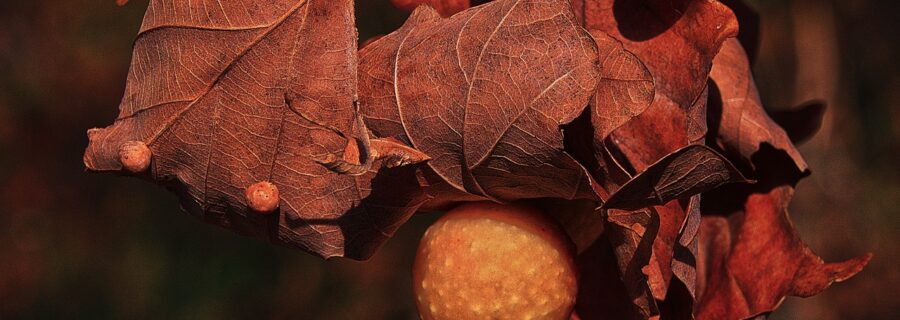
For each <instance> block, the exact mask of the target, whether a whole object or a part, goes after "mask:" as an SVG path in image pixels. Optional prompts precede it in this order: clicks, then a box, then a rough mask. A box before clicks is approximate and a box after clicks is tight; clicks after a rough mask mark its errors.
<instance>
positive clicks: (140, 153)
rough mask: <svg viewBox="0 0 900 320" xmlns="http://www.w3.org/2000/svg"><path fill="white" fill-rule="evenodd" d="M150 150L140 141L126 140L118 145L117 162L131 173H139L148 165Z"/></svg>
mask: <svg viewBox="0 0 900 320" xmlns="http://www.w3.org/2000/svg"><path fill="white" fill-rule="evenodd" d="M151 156H152V152H151V151H150V148H148V147H147V144H145V143H143V142H141V141H128V142H125V143H123V144H122V145H121V146H120V147H119V162H120V163H122V168H124V169H125V170H127V171H128V172H131V173H141V172H144V171H146V170H147V168H148V167H150V157H151Z"/></svg>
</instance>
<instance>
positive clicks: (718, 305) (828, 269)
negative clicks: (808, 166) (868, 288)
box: [695, 177, 871, 319]
mask: <svg viewBox="0 0 900 320" xmlns="http://www.w3.org/2000/svg"><path fill="white" fill-rule="evenodd" d="M775 179H776V178H774V177H772V178H771V179H769V178H766V179H764V180H765V181H764V182H762V183H761V184H759V185H756V186H744V187H733V188H726V189H723V190H721V191H717V192H715V193H714V194H710V195H709V196H708V197H707V199H711V201H707V202H704V206H703V208H702V210H703V212H704V214H705V216H704V217H703V224H702V229H701V233H700V234H701V242H700V250H699V252H700V259H699V260H698V264H699V268H698V271H699V277H698V284H699V291H700V294H699V295H698V302H697V306H696V309H695V310H696V316H697V318H698V319H745V318H750V317H753V316H756V315H760V314H765V313H768V312H771V311H772V310H774V309H775V308H777V307H778V305H780V304H781V301H782V300H783V299H784V297H785V296H788V295H793V296H800V297H808V296H812V295H815V294H817V293H819V292H821V291H822V290H825V288H827V287H828V286H829V285H830V284H831V283H832V282H835V281H843V280H845V279H847V278H849V277H851V276H853V275H854V274H856V273H857V272H859V271H860V270H862V268H863V267H864V266H865V265H866V263H868V261H869V259H870V258H871V255H870V254H869V255H864V256H861V257H858V258H854V259H851V260H848V261H844V262H841V263H824V262H822V259H821V258H819V257H818V256H816V255H815V254H814V253H813V252H812V251H811V250H810V249H809V247H807V246H806V244H804V243H803V242H802V241H801V240H800V238H799V235H798V234H797V231H796V230H795V229H794V226H793V225H792V224H791V221H790V218H789V217H788V214H787V205H788V202H789V201H790V198H791V195H792V194H793V187H791V186H790V185H785V184H781V183H778V182H775Z"/></svg>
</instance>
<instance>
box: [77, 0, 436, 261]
mask: <svg viewBox="0 0 900 320" xmlns="http://www.w3.org/2000/svg"><path fill="white" fill-rule="evenodd" d="M352 5H353V4H352V1H349V0H341V1H325V0H308V1H306V0H294V1H288V0H282V1H274V2H271V3H266V4H263V3H260V2H252V3H250V4H245V3H242V2H218V1H195V2H190V1H175V2H167V1H152V2H151V3H150V6H149V7H148V9H147V14H146V16H145V19H144V23H143V25H142V26H141V31H140V34H139V35H138V39H137V40H136V42H135V46H134V57H133V60H132V65H131V70H130V72H129V75H128V84H127V87H126V91H125V97H124V98H123V99H122V103H121V106H120V115H119V117H118V118H117V119H116V122H115V123H114V124H113V125H112V126H110V127H108V128H105V129H93V130H91V131H90V132H89V135H90V140H91V142H90V145H89V146H88V149H87V151H86V152H85V158H84V161H85V165H86V166H87V167H88V169H90V170H96V171H110V170H119V169H120V168H121V165H120V164H119V162H118V156H117V155H118V148H119V147H120V145H122V144H123V143H124V142H126V141H140V142H143V143H145V144H146V145H148V146H149V147H150V150H151V151H152V154H153V162H152V167H151V169H150V172H149V174H148V176H149V177H151V178H152V179H154V180H156V181H158V182H160V183H163V184H165V185H167V186H169V187H172V188H173V189H175V190H176V191H178V192H179V194H180V195H181V197H182V200H183V201H182V203H183V206H184V207H185V208H186V209H187V210H188V211H189V212H191V213H193V214H196V215H199V216H201V217H202V218H203V219H204V220H206V221H207V222H210V223H214V224H218V225H221V226H224V227H227V228H230V229H233V230H235V231H237V232H240V233H245V234H250V235H253V236H256V237H260V238H264V239H269V240H271V241H274V242H278V243H282V244H286V245H290V246H295V247H300V248H302V249H304V250H308V251H310V252H313V253H316V254H318V255H321V256H324V257H331V256H349V257H354V258H364V257H367V256H368V255H370V254H371V252H372V250H373V249H374V248H375V247H377V246H378V244H379V243H380V242H382V241H383V240H384V238H385V235H390V234H391V233H393V231H394V230H396V227H397V226H398V224H399V223H400V222H402V221H404V220H405V219H406V217H408V216H409V214H412V212H413V211H415V205H416V203H418V202H420V200H419V198H421V195H420V192H419V191H418V190H415V188H408V189H409V190H405V189H403V188H397V189H395V190H393V192H392V193H390V194H386V193H385V192H384V191H386V190H378V188H377V184H379V183H387V182H385V181H381V182H379V179H377V178H375V179H372V177H371V176H372V175H373V174H370V175H369V176H368V178H366V177H355V176H349V175H341V174H337V173H334V172H331V171H329V170H328V169H326V167H325V166H323V165H322V164H320V162H322V161H326V160H329V159H331V160H334V159H338V158H340V157H342V155H343V150H344V149H345V146H346V145H348V143H351V144H355V143H356V142H359V143H362V144H363V145H364V146H368V141H369V140H368V136H367V133H366V131H365V128H364V127H362V126H361V125H360V122H359V121H358V117H357V116H356V110H355V100H356V96H357V92H356V91H357V88H356V41H357V40H356V32H355V30H354V29H353V23H354V22H353V7H352ZM369 154H371V152H370V153H369ZM364 160H366V161H367V163H365V164H366V165H371V162H370V161H371V160H372V159H364ZM357 169H362V171H364V170H365V169H366V167H365V166H362V167H359V168H357ZM359 173H362V172H359ZM400 176H401V177H403V176H404V175H400ZM405 176H407V177H406V178H403V179H406V180H408V181H410V182H409V183H407V184H402V183H399V182H397V181H394V182H391V184H392V185H395V184H396V185H407V186H416V184H415V175H409V174H407V175H405ZM398 180H402V179H401V178H398ZM258 181H271V182H273V183H274V184H275V185H276V186H277V187H278V188H279V190H280V194H281V202H280V208H281V210H280V212H279V213H278V214H273V215H268V216H265V215H259V214H254V213H251V212H249V211H248V210H247V207H246V203H245V199H244V196H243V194H244V189H245V188H246V187H248V186H249V185H251V184H253V183H255V182H258Z"/></svg>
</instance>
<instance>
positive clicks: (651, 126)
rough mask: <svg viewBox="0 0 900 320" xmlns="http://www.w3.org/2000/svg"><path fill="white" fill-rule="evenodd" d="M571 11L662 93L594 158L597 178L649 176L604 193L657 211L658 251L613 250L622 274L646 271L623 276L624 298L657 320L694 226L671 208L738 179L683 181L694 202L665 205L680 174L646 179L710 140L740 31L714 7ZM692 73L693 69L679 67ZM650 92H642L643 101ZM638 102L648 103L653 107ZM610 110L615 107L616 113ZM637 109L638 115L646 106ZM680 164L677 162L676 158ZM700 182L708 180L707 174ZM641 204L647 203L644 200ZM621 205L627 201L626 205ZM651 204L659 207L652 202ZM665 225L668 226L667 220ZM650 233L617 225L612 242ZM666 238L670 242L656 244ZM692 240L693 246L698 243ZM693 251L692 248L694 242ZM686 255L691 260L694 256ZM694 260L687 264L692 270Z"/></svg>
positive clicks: (617, 5) (632, 4)
mask: <svg viewBox="0 0 900 320" xmlns="http://www.w3.org/2000/svg"><path fill="white" fill-rule="evenodd" d="M572 4H573V9H574V10H575V12H576V13H577V14H579V15H580V18H581V20H582V22H583V25H584V26H585V27H586V28H588V29H589V30H598V31H602V32H605V33H607V34H609V35H611V36H612V37H614V38H615V39H617V40H619V41H621V43H622V44H623V47H624V49H625V50H627V51H629V52H631V53H633V54H634V56H635V57H636V59H638V60H639V61H641V62H643V65H644V66H646V68H647V70H648V72H649V74H650V75H651V76H652V80H653V85H654V88H655V90H654V91H653V96H652V100H650V101H649V105H648V106H646V107H645V108H646V110H644V111H643V112H638V113H632V114H631V116H632V117H633V118H631V119H626V120H628V121H627V122H625V123H623V124H619V125H613V127H614V128H613V129H614V130H612V131H611V132H610V133H609V134H608V136H603V134H605V132H604V130H600V131H599V132H598V131H595V132H594V134H595V142H596V141H597V140H600V139H604V140H603V141H602V142H601V143H595V152H596V153H597V155H598V156H597V157H596V158H597V159H598V160H600V159H608V160H605V161H603V162H605V163H606V164H605V165H603V164H601V165H600V168H607V169H608V168H613V169H616V168H617V167H618V168H619V169H623V170H627V171H630V174H629V176H633V175H635V174H636V173H642V172H644V171H648V172H647V173H646V174H639V175H638V176H637V177H636V178H637V179H635V180H634V182H631V183H627V181H620V182H617V183H610V184H608V185H607V187H609V186H616V185H618V186H622V185H625V187H628V188H625V187H622V189H623V192H622V193H620V194H619V195H618V196H617V195H616V194H615V193H614V194H613V195H612V197H611V200H612V202H613V203H612V205H613V206H612V207H615V205H616V204H617V203H618V204H619V205H623V204H626V202H629V201H637V202H635V203H633V204H631V205H627V207H632V208H637V207H642V206H651V205H654V204H655V205H657V206H656V207H652V210H651V211H650V214H651V215H656V216H657V218H656V219H657V220H656V221H658V223H659V224H658V225H657V227H656V228H657V229H658V230H657V231H658V232H656V233H655V234H654V235H653V237H652V238H650V239H649V241H650V243H654V244H652V245H645V246H637V244H638V243H642V242H641V241H639V240H633V241H618V242H616V241H614V242H613V243H614V244H615V245H617V246H621V247H617V249H616V253H617V257H618V258H619V259H620V260H623V261H620V266H628V265H631V266H638V270H640V271H641V272H633V271H631V270H634V269H633V268H634V267H632V269H623V270H620V271H621V272H622V276H623V280H624V281H625V283H626V288H628V290H629V292H630V294H631V295H632V298H633V300H634V301H635V304H636V305H637V306H638V307H639V308H640V309H641V314H643V316H644V317H650V316H653V315H655V314H656V313H657V312H658V310H657V308H656V303H655V301H654V300H655V299H654V297H656V298H657V299H663V298H665V297H666V290H667V288H668V286H669V279H670V278H671V274H672V271H671V270H672V268H671V266H670V265H671V264H672V262H671V261H672V259H671V257H673V256H674V254H673V251H674V250H679V251H681V249H680V248H676V247H680V244H679V243H678V241H677V240H678V239H679V236H680V235H681V232H682V231H683V228H682V226H684V225H685V223H686V221H687V220H688V217H689V213H688V212H687V211H686V209H687V208H684V207H681V206H680V205H679V204H678V203H677V202H671V203H669V202H670V201H671V200H672V199H678V198H683V197H690V196H691V195H692V193H697V192H702V191H705V190H708V189H709V188H711V187H715V186H718V185H719V184H721V183H725V182H728V181H731V180H734V179H732V177H735V178H736V177H737V175H734V174H733V173H729V172H728V171H727V170H725V171H715V172H714V173H713V172H708V173H707V174H702V175H701V176H693V177H685V179H683V180H682V182H688V183H686V184H684V185H683V186H682V185H679V187H677V188H675V189H681V190H683V191H691V192H684V193H679V194H672V195H671V196H670V197H663V196H661V194H660V193H658V192H657V191H658V190H659V189H658V188H656V186H657V185H659V184H660V181H659V178H661V177H662V176H669V177H677V176H678V174H677V172H678V171H670V170H671V169H672V168H668V169H666V165H664V164H662V165H659V166H658V167H657V168H656V169H653V170H649V169H648V168H652V166H653V165H654V164H655V163H657V162H659V161H660V160H661V159H663V158H665V157H666V156H668V155H670V154H671V153H673V152H675V151H676V150H679V149H682V148H684V147H686V146H688V145H691V144H697V143H700V142H702V141H703V139H704V135H705V134H706V117H705V116H706V96H705V95H706V81H707V77H708V72H709V68H710V66H711V64H712V59H713V57H714V56H715V54H716V52H717V51H718V49H719V46H720V45H721V43H722V42H723V41H724V40H725V39H727V38H728V37H732V36H734V35H735V34H736V31H737V21H736V20H735V17H734V15H733V13H732V12H731V11H730V10H729V9H728V8H727V7H725V6H724V5H722V4H720V3H718V2H715V1H691V0H683V1H654V0H647V1H612V0H596V1H590V0H582V1H574V2H573V3H572ZM685 65H689V66H691V67H690V68H684V67H682V66H685ZM646 92H647V91H646V90H644V91H643V92H642V93H646ZM620 96H621V97H622V98H634V97H640V95H630V96H629V95H624V96H623V95H620ZM614 98H615V97H614ZM607 99H610V98H607ZM632 100H633V101H646V98H644V99H632ZM606 104H607V105H609V103H606ZM634 105H635V106H640V104H634ZM602 107H609V106H604V105H600V104H598V105H596V106H593V107H592V111H594V110H597V108H602ZM638 110H639V109H638ZM598 113H599V112H598ZM597 128H598V126H597V125H596V124H595V125H594V130H597ZM598 133H599V135H598ZM700 148H702V147H700ZM696 150H700V149H696ZM688 154H693V155H698V154H700V153H694V152H688ZM709 155H710V157H709V158H706V159H709V160H713V159H715V161H716V162H717V163H723V164H725V165H723V166H721V167H720V168H728V167H730V164H727V162H728V161H727V160H724V159H722V158H721V156H719V155H717V154H716V153H715V152H711V153H709ZM673 157H677V156H676V155H673ZM701 158H702V157H701ZM701 158H696V159H695V160H698V161H697V162H691V161H686V162H681V163H685V164H686V163H692V164H693V165H691V166H688V167H695V168H703V167H704V164H705V163H704V161H703V160H699V159H701ZM685 159H687V158H685ZM611 162H614V164H613V163H611ZM664 162H665V161H664ZM679 167H681V166H679ZM688 167H681V168H682V169H683V171H681V172H682V173H691V172H692V170H690V169H687V168H688ZM654 172H659V173H654ZM693 172H694V173H701V172H700V171H693ZM601 173H608V172H601ZM660 173H661V174H660ZM710 173H711V174H710ZM710 177H722V178H723V179H721V180H722V181H717V182H716V183H712V184H710V185H708V186H703V187H702V188H697V189H693V188H691V187H689V185H691V184H694V183H696V182H701V181H704V179H705V178H710ZM598 180H600V178H598ZM710 181H711V180H710ZM663 184H664V183H663ZM695 186H699V185H695ZM635 187H640V188H639V189H641V190H640V191H639V192H635V191H634V189H635ZM673 190H674V189H673ZM610 191H615V190H610ZM638 194H642V195H645V196H646V197H640V196H637V195H638ZM624 198H628V199H630V200H629V201H623V200H622V199H624ZM639 198H643V199H642V201H638V199H639ZM651 199H653V200H655V201H649V200H651ZM640 210H645V209H638V211H636V212H634V213H633V214H637V213H640V212H641V211H640ZM614 216H615V215H613V214H612V211H611V213H610V219H611V221H612V222H613V224H615V220H613V217H614ZM663 217H664V218H665V220H662V218H663ZM693 221H699V219H698V218H694V219H693ZM663 224H665V225H663ZM696 224H697V223H694V224H693V225H696ZM650 227H652V226H650V225H641V224H637V225H635V224H620V227H618V228H611V229H610V234H609V236H610V237H613V238H614V239H615V238H619V239H632V238H634V239H639V238H642V237H643V234H644V233H645V230H647V229H648V228H650ZM635 228H638V229H635ZM660 232H662V233H667V234H658V233H660ZM686 238H691V239H693V237H686ZM686 243H687V244H688V245H689V244H690V241H687V242H686ZM656 251H659V252H656ZM684 251H686V252H688V253H690V252H691V250H690V248H687V250H684ZM689 255H692V254H689ZM691 258H692V257H689V258H687V260H690V259H691ZM651 259H652V260H653V261H654V262H653V263H651ZM679 263H680V264H679V266H680V267H679V269H678V270H679V271H680V273H681V275H679V277H682V276H683V277H684V278H686V279H682V281H685V282H691V281H692V280H693V279H692V278H693V276H691V275H690V274H689V272H686V269H685V268H684V263H681V262H679ZM643 266H648V268H647V269H646V270H644V268H643ZM688 269H689V268H688ZM641 279H643V280H641ZM648 280H649V281H650V284H649V285H648V284H647V281H648ZM693 285H694V284H693V283H687V286H688V287H692V286H693ZM690 291H692V290H690Z"/></svg>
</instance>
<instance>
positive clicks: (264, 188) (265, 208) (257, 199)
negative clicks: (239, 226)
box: [244, 181, 280, 213]
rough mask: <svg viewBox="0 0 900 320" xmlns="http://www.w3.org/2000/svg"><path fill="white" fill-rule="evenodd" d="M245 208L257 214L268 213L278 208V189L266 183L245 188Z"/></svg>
mask: <svg viewBox="0 0 900 320" xmlns="http://www.w3.org/2000/svg"><path fill="white" fill-rule="evenodd" d="M244 196H246V197H247V207H249V208H250V209H251V210H253V211H256V212H258V213H269V212H272V211H274V210H275V208H277V207H278V202H279V201H280V200H279V198H278V187H276V186H275V185H274V184H272V183H271V182H268V181H260V182H257V183H254V184H252V185H251V186H249V187H247V190H246V191H245V193H244Z"/></svg>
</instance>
